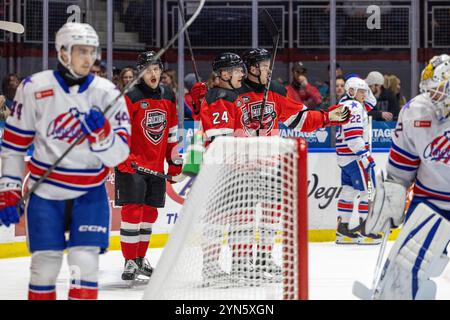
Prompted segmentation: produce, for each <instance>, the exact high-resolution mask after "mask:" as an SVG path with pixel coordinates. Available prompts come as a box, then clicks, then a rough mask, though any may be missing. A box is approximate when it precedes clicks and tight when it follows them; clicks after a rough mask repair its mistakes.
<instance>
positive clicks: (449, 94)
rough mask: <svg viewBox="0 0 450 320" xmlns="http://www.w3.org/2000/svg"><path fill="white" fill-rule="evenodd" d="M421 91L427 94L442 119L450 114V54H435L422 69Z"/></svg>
mask: <svg viewBox="0 0 450 320" xmlns="http://www.w3.org/2000/svg"><path fill="white" fill-rule="evenodd" d="M420 80H421V81H420V85H419V87H420V92H421V93H424V94H426V97H427V98H428V99H429V101H430V102H431V103H432V104H433V105H434V106H435V107H436V115H437V117H438V119H440V120H442V119H444V118H446V117H448V116H449V114H450V56H449V55H447V54H441V55H439V56H434V57H433V58H431V59H430V62H429V63H428V65H427V66H426V67H425V69H424V70H423V71H422V74H421V79H420Z"/></svg>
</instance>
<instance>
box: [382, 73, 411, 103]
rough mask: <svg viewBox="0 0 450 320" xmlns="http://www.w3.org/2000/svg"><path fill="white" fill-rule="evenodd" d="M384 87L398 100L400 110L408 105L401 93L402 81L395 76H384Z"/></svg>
mask: <svg viewBox="0 0 450 320" xmlns="http://www.w3.org/2000/svg"><path fill="white" fill-rule="evenodd" d="M384 87H385V88H386V89H389V90H391V91H392V92H393V93H394V94H395V97H396V98H397V101H398V104H399V107H400V109H401V108H402V107H403V106H404V105H405V104H406V102H407V100H406V98H405V97H404V96H403V95H402V93H401V89H402V87H401V81H400V79H399V78H398V77H397V76H396V75H394V74H385V75H384Z"/></svg>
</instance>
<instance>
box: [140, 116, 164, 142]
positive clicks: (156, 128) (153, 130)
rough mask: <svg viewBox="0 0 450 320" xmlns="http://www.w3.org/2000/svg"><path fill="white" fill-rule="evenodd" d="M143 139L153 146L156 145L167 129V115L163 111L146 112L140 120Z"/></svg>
mask: <svg viewBox="0 0 450 320" xmlns="http://www.w3.org/2000/svg"><path fill="white" fill-rule="evenodd" d="M141 124H142V128H143V129H144V134H145V137H146V138H147V139H148V140H149V141H150V142H151V143H153V144H158V143H160V142H161V139H162V137H163V135H164V130H165V128H166V127H167V113H166V112H165V111H163V110H159V109H155V110H147V111H145V116H144V119H143V120H142V123H141Z"/></svg>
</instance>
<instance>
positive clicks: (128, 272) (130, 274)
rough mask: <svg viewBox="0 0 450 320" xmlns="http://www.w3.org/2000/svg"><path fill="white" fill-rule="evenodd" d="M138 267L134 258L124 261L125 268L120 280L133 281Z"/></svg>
mask: <svg viewBox="0 0 450 320" xmlns="http://www.w3.org/2000/svg"><path fill="white" fill-rule="evenodd" d="M138 270H139V267H138V265H137V264H136V262H135V261H134V260H126V261H125V270H124V271H123V273H122V280H125V281H134V280H135V279H136V277H137V275H138Z"/></svg>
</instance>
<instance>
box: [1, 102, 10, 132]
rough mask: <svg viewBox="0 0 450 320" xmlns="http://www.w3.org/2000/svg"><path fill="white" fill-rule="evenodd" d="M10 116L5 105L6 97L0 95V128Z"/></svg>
mask: <svg viewBox="0 0 450 320" xmlns="http://www.w3.org/2000/svg"><path fill="white" fill-rule="evenodd" d="M10 114H11V110H10V109H9V107H8V106H7V105H6V97H5V96H4V95H0V128H4V127H5V121H6V118H7V117H8V116H9V115H10Z"/></svg>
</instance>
